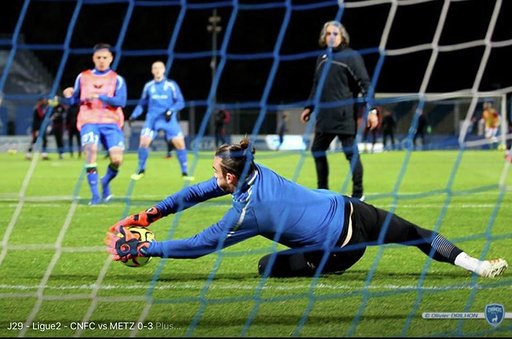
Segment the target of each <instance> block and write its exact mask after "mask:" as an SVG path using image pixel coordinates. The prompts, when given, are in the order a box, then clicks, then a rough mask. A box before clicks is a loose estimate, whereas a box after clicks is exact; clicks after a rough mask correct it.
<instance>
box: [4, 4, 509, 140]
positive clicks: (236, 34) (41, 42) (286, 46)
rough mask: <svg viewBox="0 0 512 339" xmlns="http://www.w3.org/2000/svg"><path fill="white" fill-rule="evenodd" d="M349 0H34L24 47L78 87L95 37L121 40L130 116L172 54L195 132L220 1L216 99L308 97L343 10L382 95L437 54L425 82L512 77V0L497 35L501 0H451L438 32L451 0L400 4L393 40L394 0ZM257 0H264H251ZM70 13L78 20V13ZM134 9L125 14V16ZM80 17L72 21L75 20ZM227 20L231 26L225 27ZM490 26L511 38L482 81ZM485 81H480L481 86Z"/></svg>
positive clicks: (414, 81)
mask: <svg viewBox="0 0 512 339" xmlns="http://www.w3.org/2000/svg"><path fill="white" fill-rule="evenodd" d="M287 3H289V4H291V5H293V10H291V11H287V7H286V6H285V5H286V4H287ZM344 3H345V5H346V6H345V8H344V10H343V11H340V7H339V6H338V2H337V1H336V0H333V1H312V0H290V1H284V0H280V1H271V0H263V1H256V0H252V1H251V0H241V1H238V2H237V4H238V6H233V3H232V2H231V1H225V2H208V1H204V0H202V1H198V0H195V1H187V3H186V7H184V8H182V6H181V5H180V1H136V2H135V1H132V2H130V1H128V0H127V1H112V2H110V1H95V0H89V1H84V2H83V3H82V6H81V7H80V8H78V9H77V2H76V1H72V0H32V1H30V2H29V5H28V7H27V11H26V16H25V18H24V21H23V24H22V25H21V27H20V33H21V35H20V36H21V39H20V41H19V44H18V45H17V47H18V50H31V51H32V52H33V53H34V54H35V55H36V56H37V58H38V59H39V60H40V61H41V62H42V64H43V65H44V67H45V68H46V69H47V70H48V71H49V72H50V74H52V75H53V76H54V77H55V76H56V75H57V74H59V69H61V71H62V72H61V80H60V82H59V84H58V87H59V88H58V94H61V92H60V91H61V90H62V89H63V88H65V87H67V86H72V85H73V83H74V80H75V78H76V76H77V75H78V73H79V72H81V71H83V70H84V69H88V68H91V67H92V66H93V63H92V60H91V53H92V50H91V49H92V46H94V45H95V44H96V43H98V42H107V43H110V44H111V45H113V46H115V47H116V48H117V52H116V53H115V54H116V55H115V57H116V59H115V61H114V64H113V68H114V69H115V70H116V71H118V73H119V74H120V75H122V76H123V77H124V78H125V79H126V82H127V87H128V98H129V106H128V107H127V109H126V110H125V114H126V115H127V116H128V115H129V114H130V113H131V111H132V110H133V106H134V105H135V104H136V102H137V100H138V98H139V97H140V94H141V91H142V88H143V86H144V83H145V82H146V81H148V80H151V78H152V75H151V73H150V67H151V64H152V63H153V62H154V61H155V60H162V61H164V62H167V61H170V62H171V63H170V64H171V68H170V71H169V77H170V78H172V79H174V80H176V81H177V82H178V84H179V85H180V87H181V89H182V91H183V94H184V96H185V100H186V101H187V107H188V109H189V110H188V111H186V110H185V111H184V114H185V115H188V114H189V112H190V107H192V106H193V107H194V114H195V118H194V119H190V117H189V116H185V118H186V119H190V120H194V121H193V125H194V130H196V131H197V130H198V129H199V125H200V123H201V121H202V120H203V119H202V118H203V117H204V115H203V114H205V112H206V108H207V107H208V104H210V103H211V101H208V98H209V95H210V90H211V85H212V69H211V67H210V64H211V60H212V34H211V33H210V32H208V31H207V29H206V27H207V25H208V18H209V17H210V16H211V15H212V13H213V10H214V8H215V10H216V11H217V14H218V15H219V16H220V17H221V22H220V26H221V27H222V30H221V32H220V33H219V34H218V37H217V50H218V59H217V61H218V67H217V69H218V70H221V71H222V72H220V73H219V74H220V77H219V79H218V81H219V82H218V89H217V91H216V93H215V96H216V97H215V99H216V101H217V102H218V103H220V104H223V103H225V104H228V105H233V108H234V110H236V111H241V110H244V109H245V110H246V111H247V110H253V111H255V112H256V113H257V112H258V111H259V109H260V108H261V106H260V103H263V104H266V105H267V106H271V105H283V104H284V105H289V106H291V107H303V105H304V104H305V100H306V99H307V98H308V95H309V91H310V88H311V84H312V77H313V72H314V67H315V59H316V57H317V55H318V54H319V53H320V47H319V46H318V36H319V32H320V30H321V28H322V26H323V24H324V23H325V22H326V21H328V20H332V19H335V18H338V19H340V21H341V22H342V23H343V24H344V25H345V27H346V28H347V30H348V32H349V34H350V38H351V47H352V48H354V49H356V50H359V51H360V52H361V53H362V54H363V57H364V60H365V63H366V65H367V68H368V71H369V73H370V76H371V77H372V79H373V81H374V84H375V92H377V93H416V92H419V91H420V90H421V89H422V83H423V82H424V81H425V75H426V74H427V75H428V74H429V73H428V72H427V68H428V65H429V62H431V60H433V61H434V63H433V68H432V73H431V77H430V78H427V79H426V80H428V81H427V82H425V83H426V84H427V86H426V87H425V88H423V89H424V90H425V92H430V93H442V92H451V91H458V90H470V89H473V90H477V91H491V90H495V89H499V88H506V87H510V86H512V71H511V69H512V68H511V67H510V60H511V59H512V46H511V44H510V40H511V39H512V25H511V24H510V23H511V22H512V0H505V1H503V2H502V3H501V8H500V9H499V15H498V17H497V21H496V25H495V27H494V30H493V31H492V32H491V33H490V34H489V33H488V30H489V28H490V27H492V25H491V18H492V15H493V11H494V10H495V5H496V3H497V2H496V0H464V1H452V2H450V6H449V9H448V11H447V14H446V21H445V22H444V25H442V31H441V34H440V35H439V36H437V37H436V29H437V27H438V25H440V23H439V22H440V18H441V15H442V11H443V6H444V5H445V1H443V0H433V1H427V2H423V3H420V4H408V2H407V3H406V2H402V4H403V5H400V6H398V7H397V8H396V12H395V14H394V15H395V16H394V18H393V20H392V24H391V25H390V26H389V36H388V39H387V40H384V39H383V32H384V31H385V27H386V24H387V21H388V19H389V18H390V17H391V15H392V13H393V10H392V9H393V8H392V4H391V3H386V4H378V5H372V6H366V7H357V6H358V5H361V1H345V2H344ZM365 3H368V2H365ZM399 3H400V1H399ZM24 4H25V1H21V0H14V1H2V2H1V4H0V9H1V10H0V34H1V36H2V37H3V39H2V40H1V44H0V48H1V49H4V50H10V49H11V47H12V44H11V41H10V39H11V37H12V35H13V33H14V32H15V29H16V24H17V23H18V18H19V17H20V13H21V12H22V9H23V6H24ZM199 4H203V5H205V6H206V8H204V6H203V8H201V7H200V6H199ZM261 4H266V6H263V7H261V6H259V7H256V6H255V5H261ZM74 15H76V21H74V20H72V18H73V17H74ZM181 15H183V21H180V17H181ZM287 15H289V22H288V26H287V27H286V30H285V34H284V35H282V36H281V38H282V44H281V45H280V46H277V45H276V42H278V41H279V37H280V36H279V34H280V31H281V26H282V25H283V23H284V22H286V20H285V18H286V16H287ZM127 17H129V20H125V19H126V18H127ZM231 20H232V21H231ZM73 22H74V26H70V25H72V23H73ZM125 22H126V23H127V24H125ZM180 22H182V24H181V25H179V23H180ZM230 24H231V25H232V29H231V30H229V29H227V28H228V26H229V25H230ZM70 32H71V33H72V34H69V33H70ZM122 32H125V34H124V35H123V34H122ZM228 33H230V34H229V35H228ZM487 36H488V38H489V41H488V42H505V43H503V45H505V46H494V47H492V48H489V49H488V50H487V52H489V54H488V61H487V63H486V64H484V71H483V73H482V76H481V79H480V78H478V70H479V68H480V66H481V62H482V60H484V58H483V57H484V55H486V54H485V53H486V45H485V44H484V43H483V42H484V41H485V39H486V37H487ZM174 38H175V40H174ZM436 38H437V39H438V45H439V46H459V48H457V49H455V50H453V51H445V50H441V51H439V53H437V54H434V55H435V56H436V58H435V59H433V52H432V51H433V50H432V46H433V45H432V42H433V41H435V39H436ZM66 41H69V45H68V46H69V48H70V49H69V52H70V53H69V54H66V53H65V51H67V50H66V49H65V46H67V45H66ZM172 41H175V44H174V47H172V44H171V42H172ZM473 41H477V43H476V44H474V45H472V46H470V47H468V46H465V45H460V44H464V43H468V42H473ZM507 44H508V45H507ZM380 45H382V46H383V47H384V48H385V49H386V50H387V51H392V52H393V51H395V52H396V51H397V50H398V49H403V48H411V47H414V46H422V47H423V48H422V49H420V50H419V51H414V52H410V53H405V54H403V55H397V53H391V54H390V55H384V54H383V53H382V54H381V53H380V51H379V46H380ZM276 46H277V47H276ZM489 47H490V45H489ZM66 56H67V57H66ZM276 57H278V58H279V59H277V60H276ZM276 61H277V62H278V63H277V64H276V63H275V62H276ZM275 65H277V66H278V67H274V66H275ZM220 67H222V68H220ZM478 80H479V85H478V86H476V87H474V86H475V81H478ZM477 83H478V82H477ZM6 94H7V95H8V94H9V93H6ZM244 105H245V106H244ZM228 107H229V106H228ZM271 109H272V107H271ZM238 116H240V115H238ZM256 117H257V114H254V116H253V117H252V118H250V119H249V118H243V119H242V118H239V121H240V122H239V123H240V124H241V123H245V124H246V125H247V126H242V125H240V129H243V130H244V131H242V132H246V131H250V130H251V128H252V127H253V126H254V125H255V124H256ZM271 117H272V119H270V117H269V118H268V119H265V122H264V124H267V125H268V126H266V129H268V130H270V131H271V130H273V129H274V128H275V127H274V125H275V115H271ZM242 120H243V121H242ZM237 123H238V122H237ZM264 128H265V126H262V130H264Z"/></svg>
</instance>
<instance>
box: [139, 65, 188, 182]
mask: <svg viewBox="0 0 512 339" xmlns="http://www.w3.org/2000/svg"><path fill="white" fill-rule="evenodd" d="M151 73H152V74H153V80H151V81H149V82H147V83H146V84H145V85H144V89H143V90H142V95H141V98H140V100H139V103H138V105H137V106H136V107H135V110H134V111H133V113H132V114H131V116H130V120H135V119H136V118H137V117H139V116H140V115H141V114H142V113H143V112H144V110H147V112H146V120H145V121H144V126H143V127H142V130H141V131H140V142H139V150H138V160H139V166H138V169H137V172H136V173H134V174H132V176H131V178H132V179H133V180H139V179H141V178H142V177H143V176H144V174H145V172H146V162H147V160H148V157H149V146H150V145H151V142H152V141H153V140H154V139H155V138H156V137H157V136H158V132H159V131H160V130H163V131H164V132H165V140H166V142H169V141H171V142H172V143H173V145H174V147H175V149H176V157H177V158H178V161H179V162H180V166H181V174H182V177H183V179H184V180H193V179H194V178H193V177H191V176H189V175H188V164H187V148H186V145H185V137H184V136H183V132H182V130H181V127H180V124H179V122H178V118H177V114H178V112H179V111H180V110H181V109H183V108H184V107H185V100H184V98H183V94H182V93H181V90H180V87H179V86H178V84H177V83H176V82H175V81H173V80H170V79H167V78H166V77H165V64H164V63H163V62H162V61H155V62H154V63H153V64H152V66H151Z"/></svg>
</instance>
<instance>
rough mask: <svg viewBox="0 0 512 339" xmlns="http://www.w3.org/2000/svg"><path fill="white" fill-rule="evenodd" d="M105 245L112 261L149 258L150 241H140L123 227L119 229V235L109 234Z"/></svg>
mask: <svg viewBox="0 0 512 339" xmlns="http://www.w3.org/2000/svg"><path fill="white" fill-rule="evenodd" d="M119 234H121V235H122V236H120V235H119ZM105 244H106V245H107V251H108V252H109V253H110V254H111V255H112V259H113V260H116V261H119V260H120V261H127V260H128V259H131V258H135V257H147V256H148V247H149V241H139V239H137V238H136V237H135V236H134V235H133V234H132V233H131V232H130V231H128V230H127V229H126V228H125V227H123V226H121V227H119V233H114V232H107V236H106V238H105Z"/></svg>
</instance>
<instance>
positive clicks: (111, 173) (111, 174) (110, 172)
mask: <svg viewBox="0 0 512 339" xmlns="http://www.w3.org/2000/svg"><path fill="white" fill-rule="evenodd" d="M118 173H119V170H118V169H117V168H116V167H115V166H114V165H112V164H110V165H108V167H107V173H106V174H105V175H104V176H103V178H101V188H102V190H103V198H108V196H110V187H109V185H108V184H109V183H110V182H111V181H112V179H114V178H115V177H116V176H117V174H118Z"/></svg>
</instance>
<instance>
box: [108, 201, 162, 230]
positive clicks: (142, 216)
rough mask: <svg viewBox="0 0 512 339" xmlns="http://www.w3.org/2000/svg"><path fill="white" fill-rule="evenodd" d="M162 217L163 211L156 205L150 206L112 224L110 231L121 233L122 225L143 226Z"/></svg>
mask: <svg viewBox="0 0 512 339" xmlns="http://www.w3.org/2000/svg"><path fill="white" fill-rule="evenodd" d="M161 217H162V213H160V211H159V210H158V209H157V208H156V207H150V208H148V209H147V210H145V211H143V212H140V213H138V214H133V215H130V216H128V217H126V218H124V219H122V220H121V221H118V222H117V223H115V224H114V225H112V226H110V229H109V231H110V232H112V233H119V232H120V228H121V226H142V227H147V226H149V225H150V224H151V223H153V222H155V221H157V220H158V219H160V218H161Z"/></svg>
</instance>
